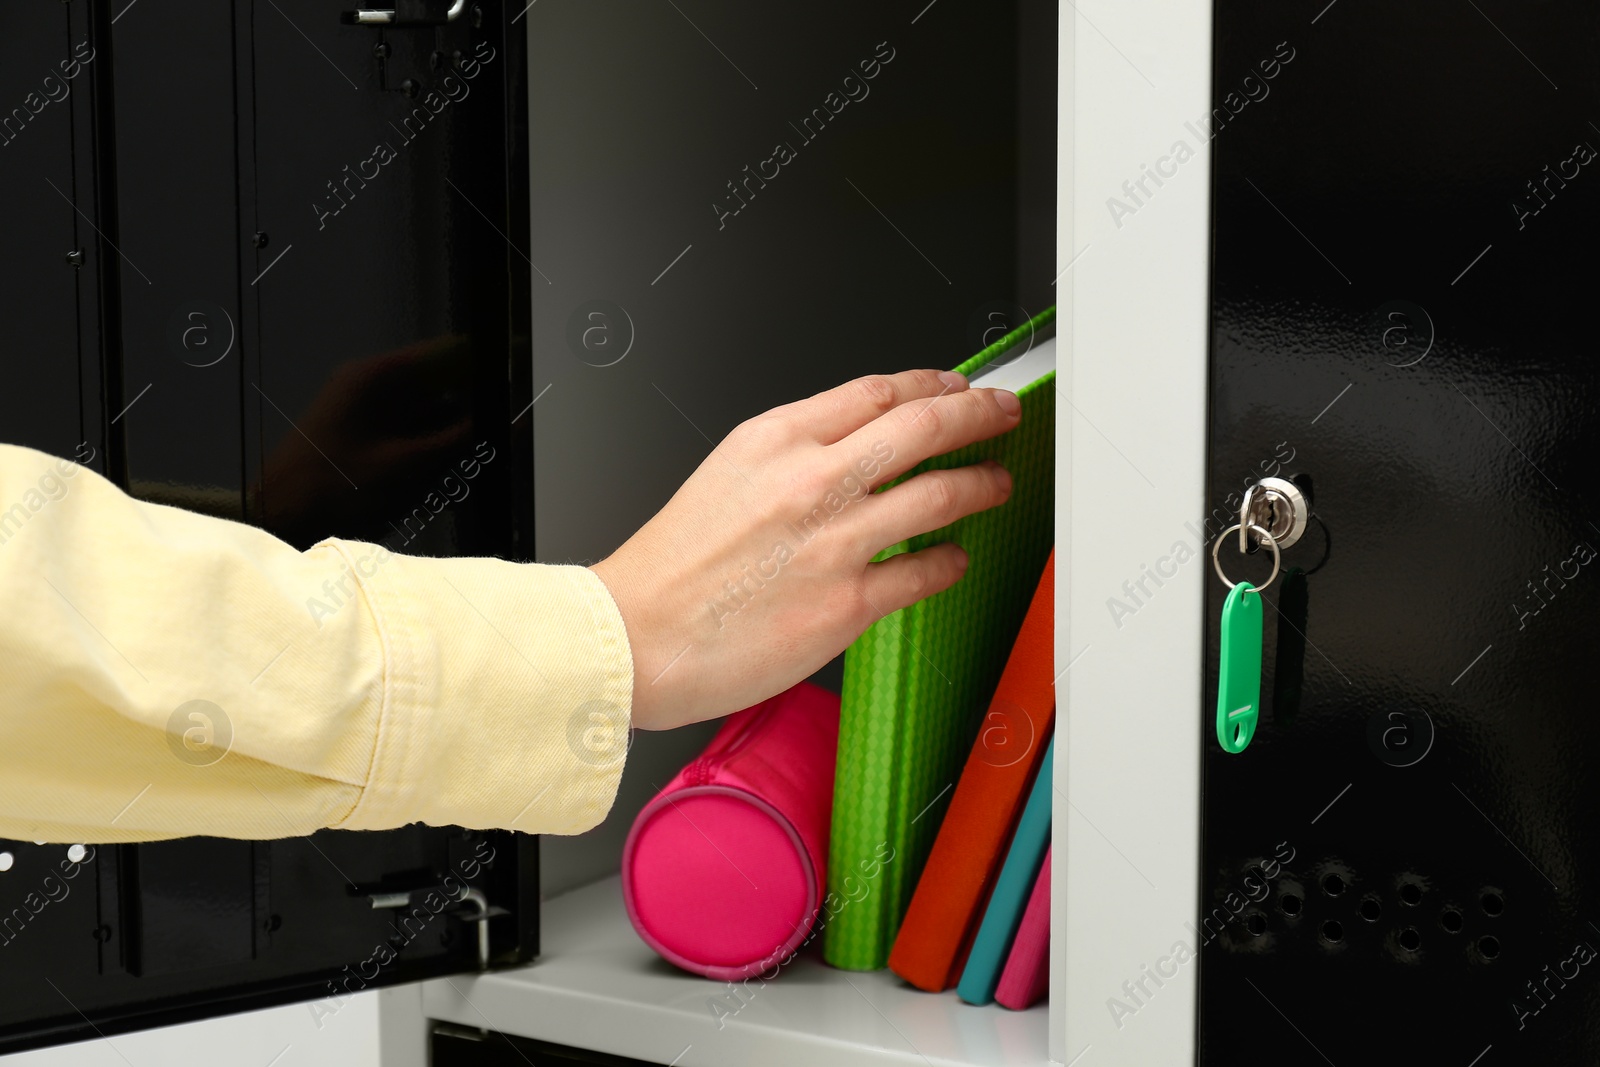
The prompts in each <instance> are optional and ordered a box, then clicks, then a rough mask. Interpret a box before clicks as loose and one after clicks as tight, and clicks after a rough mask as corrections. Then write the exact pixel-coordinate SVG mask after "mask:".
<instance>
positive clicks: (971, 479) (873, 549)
mask: <svg viewBox="0 0 1600 1067" xmlns="http://www.w3.org/2000/svg"><path fill="white" fill-rule="evenodd" d="M1010 495H1011V475H1010V474H1009V473H1007V471H1006V469H1005V468H1004V467H1002V466H1000V464H998V463H995V462H993V461H992V460H989V461H985V462H983V463H978V464H974V465H973V466H970V467H956V468H953V469H951V470H940V471H925V472H923V473H922V474H919V475H917V476H916V477H915V478H912V479H910V480H909V481H906V482H902V483H901V484H899V485H897V486H895V487H894V488H892V489H888V490H886V491H884V492H882V493H880V494H878V495H877V496H874V497H871V498H870V499H869V500H868V501H866V505H867V506H866V507H865V508H862V509H861V510H860V511H859V512H858V513H857V514H858V516H859V517H858V518H856V519H855V521H856V522H857V523H858V524H860V525H861V526H862V527H863V528H864V532H863V534H862V537H863V540H865V541H867V542H868V544H867V545H866V550H867V551H868V552H870V553H873V554H876V553H877V552H879V551H881V550H882V549H884V548H885V547H887V546H889V545H894V544H899V543H900V542H901V541H904V540H906V539H908V538H911V537H915V536H917V535H918V534H924V533H927V532H929V531H930V530H937V529H940V528H941V527H944V526H948V525H950V524H951V523H952V522H955V521H956V520H957V519H959V518H963V517H964V516H967V515H971V514H973V513H974V512H978V511H983V510H985V509H986V508H992V507H994V506H995V505H997V504H1002V503H1004V502H1005V500H1006V498H1008V497H1009V496H1010Z"/></svg>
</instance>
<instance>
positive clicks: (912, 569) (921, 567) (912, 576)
mask: <svg viewBox="0 0 1600 1067" xmlns="http://www.w3.org/2000/svg"><path fill="white" fill-rule="evenodd" d="M932 589H933V569H932V568H931V567H929V566H928V561H927V560H925V559H915V560H907V561H906V594H907V596H909V597H910V598H911V599H913V600H921V599H922V598H923V597H925V596H927V595H928V593H929V591H931V590H932Z"/></svg>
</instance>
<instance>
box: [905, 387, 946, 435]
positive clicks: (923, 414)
mask: <svg viewBox="0 0 1600 1067" xmlns="http://www.w3.org/2000/svg"><path fill="white" fill-rule="evenodd" d="M912 407H913V410H912V411H911V413H910V414H909V415H908V416H907V417H906V428H907V429H908V430H912V431H916V432H920V433H925V434H927V435H929V436H930V437H938V436H940V435H941V434H943V433H944V428H945V423H946V421H947V420H948V418H949V416H948V415H947V414H946V409H945V407H944V405H943V404H941V403H940V402H939V398H938V397H935V398H934V399H932V400H930V401H928V402H927V403H926V404H915V405H912Z"/></svg>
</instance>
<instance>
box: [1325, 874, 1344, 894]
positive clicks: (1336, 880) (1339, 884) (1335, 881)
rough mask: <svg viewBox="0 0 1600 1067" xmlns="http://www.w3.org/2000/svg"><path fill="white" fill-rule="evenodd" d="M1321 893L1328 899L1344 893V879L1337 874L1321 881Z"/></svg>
mask: <svg viewBox="0 0 1600 1067" xmlns="http://www.w3.org/2000/svg"><path fill="white" fill-rule="evenodd" d="M1322 891H1323V892H1324V893H1326V894H1328V895H1329V896H1330V897H1336V896H1338V895H1339V894H1340V893H1343V892H1344V879H1343V878H1340V877H1339V876H1338V875H1337V874H1330V875H1328V877H1326V878H1324V879H1323V880H1322Z"/></svg>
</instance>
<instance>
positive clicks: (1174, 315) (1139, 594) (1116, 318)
mask: <svg viewBox="0 0 1600 1067" xmlns="http://www.w3.org/2000/svg"><path fill="white" fill-rule="evenodd" d="M1061 14H1062V19H1061V107H1060V112H1059V113H1060V116H1061V123H1062V125H1061V131H1060V143H1059V152H1060V166H1059V168H1058V174H1059V180H1060V182H1061V186H1060V201H1059V205H1060V208H1059V210H1060V219H1061V225H1060V230H1059V241H1058V264H1059V267H1060V268H1062V269H1066V270H1067V273H1066V274H1065V276H1064V277H1062V278H1061V279H1060V280H1059V283H1058V285H1057V293H1058V299H1059V300H1060V301H1061V304H1062V311H1063V315H1062V323H1061V332H1060V334H1059V336H1060V337H1062V338H1063V340H1062V342H1061V344H1062V349H1061V352H1060V359H1061V361H1062V366H1063V368H1064V370H1063V373H1062V374H1061V375H1060V381H1061V387H1062V390H1063V396H1064V398H1065V399H1066V400H1067V402H1066V403H1063V404H1061V405H1059V408H1060V410H1059V415H1058V418H1059V420H1060V421H1059V424H1058V435H1057V436H1058V455H1057V470H1058V471H1059V472H1061V475H1062V478H1061V481H1060V483H1059V486H1058V493H1057V506H1058V508H1059V511H1058V514H1057V529H1058V533H1059V540H1060V544H1061V546H1062V547H1063V548H1064V549H1065V553H1064V555H1063V558H1064V559H1066V560H1067V561H1068V565H1067V566H1066V567H1063V568H1061V569H1059V570H1058V571H1057V577H1056V580H1057V583H1058V584H1057V590H1056V595H1057V603H1058V604H1059V605H1065V610H1058V612H1057V620H1058V624H1057V633H1056V669H1057V671H1058V672H1059V671H1063V670H1066V669H1067V668H1068V666H1069V665H1071V667H1070V671H1069V672H1068V673H1067V674H1066V675H1065V677H1062V678H1060V679H1059V681H1058V683H1057V694H1058V701H1059V702H1060V708H1059V713H1058V714H1059V722H1060V724H1061V725H1060V727H1059V729H1060V731H1061V732H1062V733H1064V735H1065V737H1066V744H1064V745H1058V746H1057V753H1056V772H1057V785H1058V789H1057V792H1056V797H1055V801H1056V803H1055V845H1056V857H1057V858H1056V860H1055V872H1054V873H1055V882H1054V888H1055V894H1054V906H1055V911H1054V918H1055V924H1054V927H1053V929H1054V931H1055V932H1056V934H1057V936H1056V937H1055V938H1054V939H1053V943H1052V978H1053V981H1052V997H1051V1016H1052V1019H1051V1055H1052V1058H1053V1059H1055V1060H1056V1061H1058V1062H1062V1063H1074V1062H1076V1063H1077V1064H1078V1065H1079V1067H1111V1065H1129V1067H1187V1065H1191V1064H1193V1062H1194V1056H1195V1007H1196V1001H1197V997H1196V989H1197V984H1196V971H1197V968H1196V963H1195V961H1194V960H1190V961H1188V962H1186V963H1183V964H1181V965H1180V964H1178V963H1177V962H1176V961H1175V960H1174V959H1173V958H1172V956H1171V953H1172V950H1173V948H1174V946H1175V945H1176V944H1177V943H1179V942H1184V943H1186V944H1187V946H1188V947H1189V949H1191V950H1193V949H1196V948H1198V945H1197V943H1196V940H1195V938H1194V936H1193V935H1192V934H1191V933H1190V932H1189V929H1190V926H1189V924H1191V923H1192V922H1193V921H1194V919H1195V911H1196V899H1197V892H1198V890H1197V886H1198V878H1199V871H1198V863H1199V769H1200V745H1201V743H1202V739H1203V731H1202V708H1201V693H1200V688H1201V682H1200V678H1201V664H1200V656H1201V649H1202V629H1201V623H1202V618H1201V611H1202V608H1201V593H1202V589H1203V584H1202V583H1203V582H1204V581H1205V579H1206V574H1207V570H1206V568H1207V567H1208V566H1209V563H1208V561H1207V560H1206V558H1205V552H1206V546H1205V545H1204V543H1203V542H1201V541H1199V540H1198V539H1197V538H1196V536H1195V534H1194V533H1193V532H1191V530H1192V529H1199V528H1200V527H1199V526H1198V523H1197V520H1198V519H1199V517H1200V515H1201V514H1202V509H1203V503H1202V502H1203V497H1204V458H1205V417H1206V350H1207V343H1206V342H1207V300H1208V281H1207V269H1208V259H1209V229H1210V165H1211V164H1210V151H1209V146H1208V145H1207V144H1206V143H1205V141H1204V140H1203V136H1202V132H1201V131H1203V128H1204V127H1203V121H1202V120H1203V119H1204V117H1205V115H1206V113H1207V110H1208V108H1209V102H1210V68H1211V5H1210V4H1209V3H1193V2H1190V3H1180V2H1177V0H1152V2H1145V3H1138V4H1117V3H1113V2H1111V0H1084V2H1079V3H1078V4H1077V5H1076V6H1074V5H1073V3H1072V2H1071V0H1069V2H1068V3H1067V4H1066V5H1064V6H1063V7H1062V9H1061ZM1180 144H1181V145H1182V146H1183V148H1182V149H1181V150H1180V152H1179V153H1177V154H1178V155H1182V156H1183V157H1184V158H1183V160H1182V162H1179V161H1178V159H1177V158H1176V156H1175V155H1174V152H1173V150H1174V148H1175V147H1176V146H1178V145H1180ZM1158 165H1159V166H1160V168H1161V170H1162V171H1164V172H1165V174H1164V175H1161V176H1158V177H1157V178H1151V177H1148V176H1147V171H1146V168H1147V167H1149V168H1154V167H1156V166H1158ZM1141 182H1142V188H1141ZM1124 183H1128V185H1127V186H1125V185H1124ZM1130 190H1131V191H1130ZM1111 198H1116V200H1115V201H1113V200H1112V199H1111ZM1069 264H1071V266H1070V269H1067V268H1068V265H1069ZM1180 544H1181V545H1182V546H1183V549H1182V551H1180V552H1178V553H1177V555H1179V556H1184V557H1185V558H1184V561H1183V562H1181V563H1180V562H1178V561H1177V560H1176V559H1174V558H1173V553H1174V547H1175V546H1177V545H1180ZM1163 559H1166V561H1167V562H1165V563H1161V562H1160V561H1162V560H1163ZM1158 565H1159V566H1160V567H1161V568H1162V569H1163V570H1165V571H1167V572H1168V574H1169V575H1170V576H1168V577H1163V578H1160V579H1159V580H1157V579H1152V578H1150V577H1147V575H1148V573H1149V572H1148V571H1147V569H1146V568H1149V567H1156V566H1158ZM1124 582H1126V583H1128V584H1127V585H1126V586H1124ZM1141 585H1142V588H1141ZM1118 601H1120V603H1121V605H1122V608H1118V609H1116V610H1113V605H1114V604H1115V603H1116V602H1118ZM1124 609H1126V610H1124ZM1163 958H1165V959H1166V960H1167V962H1166V963H1165V964H1163V965H1162V966H1163V967H1164V969H1165V970H1167V971H1168V972H1169V973H1171V976H1170V977H1165V978H1161V979H1152V978H1151V977H1149V973H1150V972H1149V971H1148V970H1147V969H1146V968H1154V967H1156V966H1157V965H1158V963H1160V961H1161V960H1162V959H1163ZM1157 981H1159V982H1160V983H1161V984H1159V985H1158V984H1157ZM1125 982H1126V983H1128V984H1129V985H1128V988H1124V985H1123V984H1124V983H1125ZM1141 986H1142V989H1141V988H1140V987H1141ZM1130 990H1131V994H1130ZM1117 1002H1121V1004H1122V1005H1124V1007H1125V1009H1126V1010H1119V1011H1114V1010H1113V1009H1114V1007H1115V1005H1116V1003H1117ZM1080 1057H1081V1058H1080Z"/></svg>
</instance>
